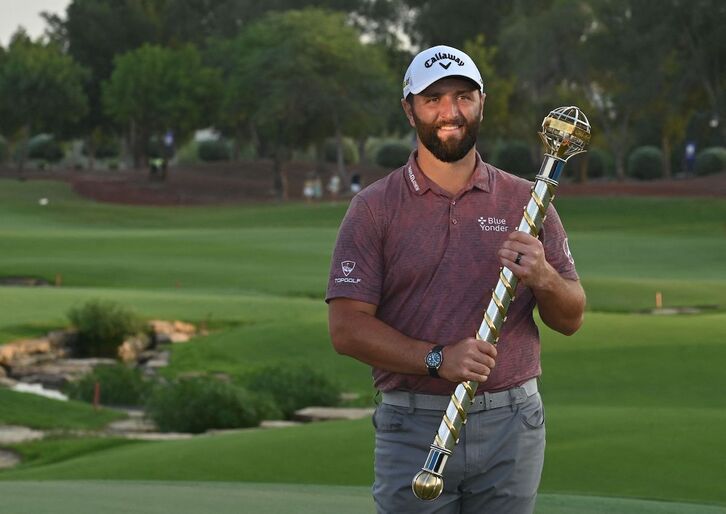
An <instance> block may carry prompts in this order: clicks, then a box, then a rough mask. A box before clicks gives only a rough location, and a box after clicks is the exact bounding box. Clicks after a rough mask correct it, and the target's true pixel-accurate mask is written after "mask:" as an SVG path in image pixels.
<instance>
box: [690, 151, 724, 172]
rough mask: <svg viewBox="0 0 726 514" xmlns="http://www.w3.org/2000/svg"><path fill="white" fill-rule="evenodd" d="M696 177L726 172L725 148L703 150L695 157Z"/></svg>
mask: <svg viewBox="0 0 726 514" xmlns="http://www.w3.org/2000/svg"><path fill="white" fill-rule="evenodd" d="M695 167H696V175H711V174H713V173H720V172H722V171H726V148H724V147H722V146H714V147H711V148H705V149H703V150H701V151H700V152H698V155H697V156H696V166H695Z"/></svg>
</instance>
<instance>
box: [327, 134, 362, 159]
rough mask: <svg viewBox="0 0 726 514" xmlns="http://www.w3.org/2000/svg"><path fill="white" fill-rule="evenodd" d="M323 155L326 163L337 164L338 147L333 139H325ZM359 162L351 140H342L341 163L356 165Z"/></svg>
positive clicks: (355, 148)
mask: <svg viewBox="0 0 726 514" xmlns="http://www.w3.org/2000/svg"><path fill="white" fill-rule="evenodd" d="M323 154H324V156H325V161H326V162H337V160H338V146H337V144H336V142H335V139H326V140H325V145H324V146H323ZM358 161H359V156H358V147H357V146H356V145H355V143H354V142H353V140H352V139H350V138H348V137H344V138H343V162H345V164H356V163H358Z"/></svg>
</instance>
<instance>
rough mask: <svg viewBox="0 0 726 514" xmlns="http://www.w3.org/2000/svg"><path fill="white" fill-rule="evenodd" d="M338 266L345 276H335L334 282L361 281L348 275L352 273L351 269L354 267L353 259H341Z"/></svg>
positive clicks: (354, 282)
mask: <svg viewBox="0 0 726 514" xmlns="http://www.w3.org/2000/svg"><path fill="white" fill-rule="evenodd" d="M340 268H341V269H342V270H343V275H345V278H336V279H335V283H336V284H341V283H347V284H357V283H358V282H360V281H361V279H359V278H350V277H348V275H350V274H351V273H353V270H354V269H355V261H343V262H341V263H340Z"/></svg>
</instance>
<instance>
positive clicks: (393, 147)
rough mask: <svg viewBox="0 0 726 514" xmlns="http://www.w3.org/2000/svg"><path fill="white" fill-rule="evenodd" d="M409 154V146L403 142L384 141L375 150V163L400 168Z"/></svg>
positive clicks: (390, 167) (389, 167) (384, 166)
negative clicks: (376, 150)
mask: <svg viewBox="0 0 726 514" xmlns="http://www.w3.org/2000/svg"><path fill="white" fill-rule="evenodd" d="M410 155H411V147H410V146H408V145H407V144H405V143H399V142H395V141H392V142H390V143H384V144H383V145H381V147H380V148H379V149H378V152H376V157H375V161H376V164H378V165H379V166H382V167H383V168H388V169H394V168H400V167H401V166H403V165H404V164H406V162H407V161H408V157H409V156H410Z"/></svg>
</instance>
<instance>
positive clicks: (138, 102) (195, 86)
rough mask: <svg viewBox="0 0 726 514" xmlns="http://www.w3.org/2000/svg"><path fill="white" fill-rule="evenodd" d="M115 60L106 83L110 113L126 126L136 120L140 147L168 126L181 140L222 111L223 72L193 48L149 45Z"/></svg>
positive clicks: (106, 99) (105, 97) (105, 99)
mask: <svg viewBox="0 0 726 514" xmlns="http://www.w3.org/2000/svg"><path fill="white" fill-rule="evenodd" d="M114 62H115V67H114V71H113V74H112V75H111V78H110V79H109V80H108V81H107V82H106V83H104V87H103V100H104V106H105V109H106V113H107V114H108V115H109V116H110V117H111V118H113V119H114V120H115V121H117V122H119V123H121V124H123V125H128V124H129V123H131V122H133V123H135V125H136V129H137V131H138V137H139V138H140V144H141V145H142V146H141V148H143V147H144V145H146V144H147V143H148V140H149V138H150V137H151V136H153V135H160V134H163V133H164V132H166V130H168V129H173V130H174V133H175V135H176V138H177V139H182V138H183V137H184V136H185V135H186V134H189V133H190V132H191V131H192V130H194V129H196V128H199V127H200V126H203V125H204V124H206V123H210V122H211V121H212V118H213V116H214V114H215V113H216V112H217V99H218V98H219V89H220V87H221V83H220V78H219V74H218V72H217V71H216V70H213V69H211V68H208V67H206V66H204V65H203V64H202V60H201V57H200V55H199V52H198V51H197V50H196V49H195V48H194V47H192V46H183V47H181V48H178V49H170V48H163V47H160V46H153V45H148V44H147V45H144V46H142V47H141V48H138V49H137V50H133V51H131V52H127V53H125V54H123V55H121V56H119V57H117V58H116V59H115V61H114ZM137 151H138V148H137Z"/></svg>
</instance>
